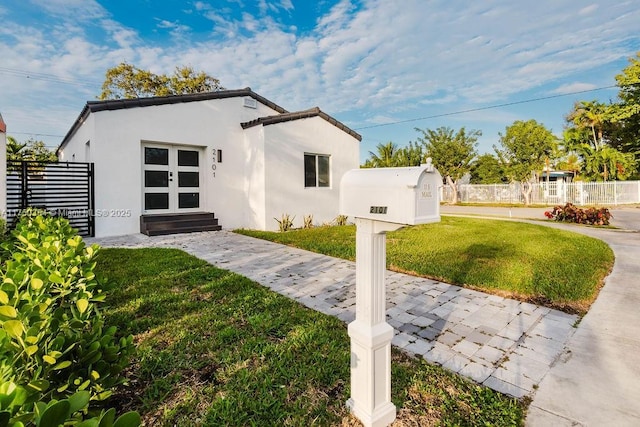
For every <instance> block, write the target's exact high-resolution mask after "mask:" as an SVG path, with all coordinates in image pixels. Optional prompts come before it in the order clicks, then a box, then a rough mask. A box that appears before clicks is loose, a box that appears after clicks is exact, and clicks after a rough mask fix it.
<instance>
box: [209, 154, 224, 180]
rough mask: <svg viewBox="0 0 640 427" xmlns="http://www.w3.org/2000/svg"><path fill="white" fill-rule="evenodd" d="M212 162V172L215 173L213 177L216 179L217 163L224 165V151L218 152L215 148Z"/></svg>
mask: <svg viewBox="0 0 640 427" xmlns="http://www.w3.org/2000/svg"><path fill="white" fill-rule="evenodd" d="M211 160H212V162H213V164H212V165H211V170H212V171H213V177H214V178H215V177H216V169H217V165H216V163H222V150H216V149H215V148H214V149H213V150H212V155H211Z"/></svg>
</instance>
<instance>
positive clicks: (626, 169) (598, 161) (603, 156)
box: [582, 144, 636, 181]
mask: <svg viewBox="0 0 640 427" xmlns="http://www.w3.org/2000/svg"><path fill="white" fill-rule="evenodd" d="M582 153H583V155H584V171H585V174H586V176H587V177H589V178H591V179H595V180H597V181H600V180H604V181H608V180H610V179H614V180H615V179H627V178H628V177H629V176H630V175H632V174H633V173H634V172H635V170H636V162H635V158H634V157H633V154H631V153H622V152H620V151H618V150H616V149H615V148H613V147H610V146H608V145H605V146H604V147H600V148H598V149H595V148H593V147H591V146H589V145H586V144H585V145H583V147H582Z"/></svg>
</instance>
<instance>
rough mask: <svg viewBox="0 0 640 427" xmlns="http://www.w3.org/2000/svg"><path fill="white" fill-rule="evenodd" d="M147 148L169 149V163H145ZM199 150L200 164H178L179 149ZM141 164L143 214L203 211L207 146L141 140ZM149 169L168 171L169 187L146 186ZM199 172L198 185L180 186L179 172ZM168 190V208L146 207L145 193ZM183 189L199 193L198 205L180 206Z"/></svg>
mask: <svg viewBox="0 0 640 427" xmlns="http://www.w3.org/2000/svg"><path fill="white" fill-rule="evenodd" d="M145 148H162V149H167V150H168V165H147V164H145ZM179 150H184V151H197V152H198V166H179V165H178V151H179ZM140 153H141V158H140V166H141V180H142V181H141V212H142V214H143V215H152V214H179V213H189V212H202V211H203V206H204V204H205V200H204V195H205V194H206V192H205V191H204V177H205V175H204V173H203V172H204V170H203V169H204V168H203V166H204V165H203V163H204V160H205V156H204V153H205V147H202V146H196V145H183V144H172V143H163V142H155V141H141V145H140ZM147 170H160V171H167V172H168V175H169V177H168V179H169V183H168V187H146V186H145V171H147ZM196 170H197V172H198V187H179V185H178V184H179V183H178V180H179V172H195V171H196ZM165 188H166V192H168V195H169V196H168V197H169V200H168V208H167V209H145V194H146V193H151V192H153V190H154V189H155V190H156V192H159V193H164V191H159V189H165ZM181 189H189V190H191V191H188V192H192V193H196V192H197V193H198V199H199V203H198V207H195V208H179V207H178V206H179V194H180V190H181Z"/></svg>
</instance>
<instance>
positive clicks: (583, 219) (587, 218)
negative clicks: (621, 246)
mask: <svg viewBox="0 0 640 427" xmlns="http://www.w3.org/2000/svg"><path fill="white" fill-rule="evenodd" d="M544 215H545V216H546V217H547V218H549V219H554V220H556V221H563V222H575V223H577V224H587V225H609V220H610V219H611V212H609V209H607V208H587V209H581V208H579V207H577V206H575V205H574V204H572V203H567V204H566V205H564V206H555V207H554V208H553V210H551V211H547V212H545V213H544Z"/></svg>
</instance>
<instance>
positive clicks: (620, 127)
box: [605, 52, 640, 161]
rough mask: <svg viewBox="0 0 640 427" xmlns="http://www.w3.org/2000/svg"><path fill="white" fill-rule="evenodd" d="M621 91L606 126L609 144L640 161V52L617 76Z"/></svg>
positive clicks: (612, 106)
mask: <svg viewBox="0 0 640 427" xmlns="http://www.w3.org/2000/svg"><path fill="white" fill-rule="evenodd" d="M616 82H617V84H618V87H619V88H620V91H619V92H618V101H617V102H615V103H613V104H612V105H611V111H610V123H609V124H608V125H607V126H605V134H606V135H607V137H608V138H607V139H608V140H609V144H610V145H611V146H612V147H614V148H616V149H618V150H620V151H622V152H626V153H633V154H634V155H635V156H636V159H637V160H638V161H640V52H638V53H637V54H636V57H635V58H629V65H628V66H627V67H626V68H624V69H623V70H622V73H621V74H618V75H617V76H616Z"/></svg>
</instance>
